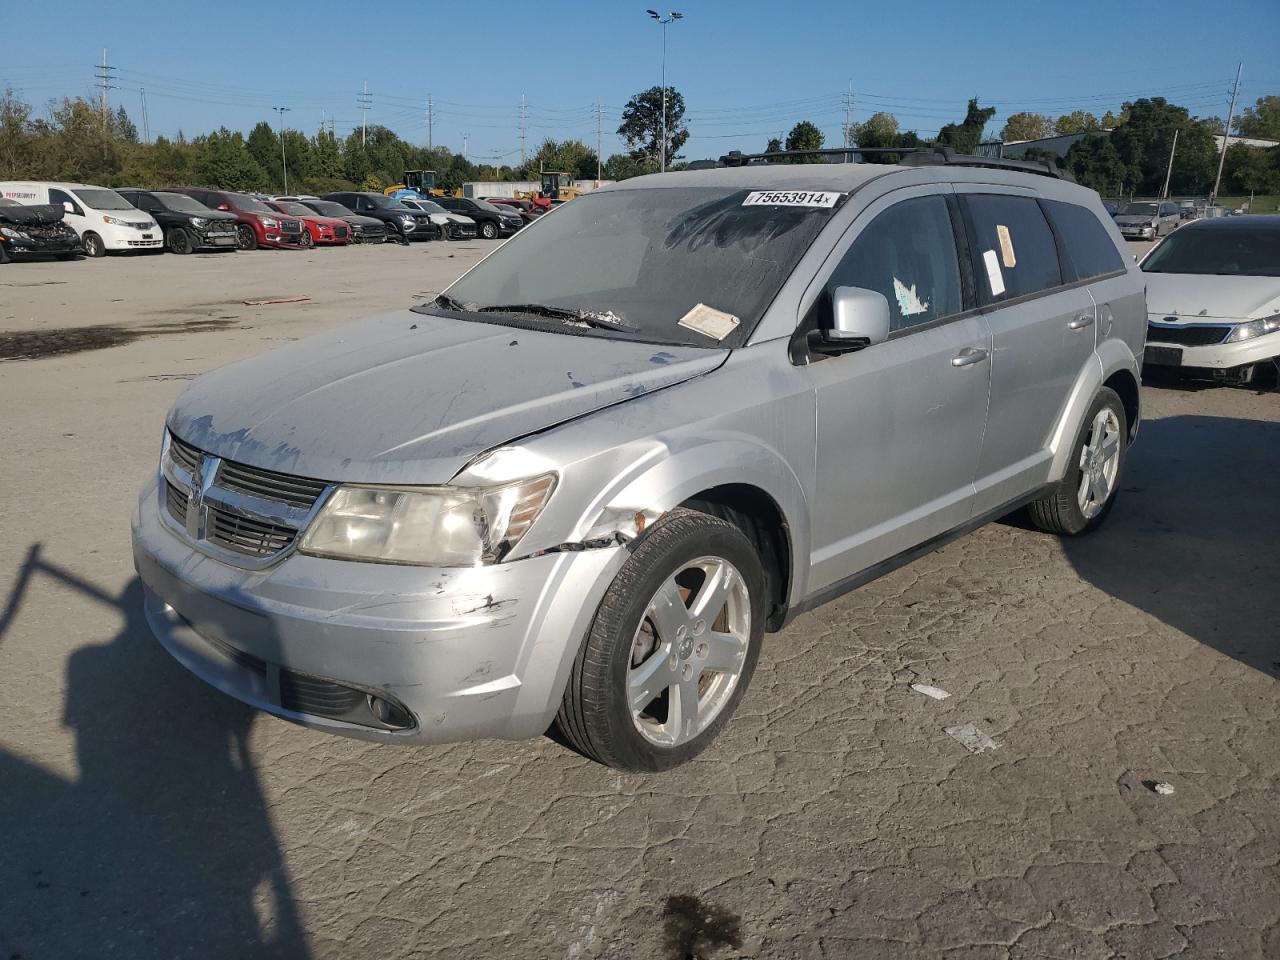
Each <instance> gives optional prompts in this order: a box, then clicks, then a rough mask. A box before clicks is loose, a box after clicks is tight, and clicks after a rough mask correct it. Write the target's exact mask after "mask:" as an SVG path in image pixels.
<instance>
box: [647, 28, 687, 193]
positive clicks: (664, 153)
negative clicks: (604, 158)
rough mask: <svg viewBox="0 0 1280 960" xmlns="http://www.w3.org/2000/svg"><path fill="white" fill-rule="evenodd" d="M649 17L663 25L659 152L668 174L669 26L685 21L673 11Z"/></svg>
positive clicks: (661, 166)
mask: <svg viewBox="0 0 1280 960" xmlns="http://www.w3.org/2000/svg"><path fill="white" fill-rule="evenodd" d="M645 13H647V14H648V15H649V16H651V17H653V19H654V20H656V21H658V23H660V24H662V149H661V150H660V151H659V152H660V156H659V158H658V159H659V164H660V166H659V167H658V170H659V172H661V173H666V172H667V24H669V23H672V22H674V21H676V20H683V19H684V14H683V13H676V12H675V11H674V10H672V11H671V12H670V13H668V14H667V15H666V16H665V17H663V16H662V15H660V14H659V13H658V11H657V10H646V11H645Z"/></svg>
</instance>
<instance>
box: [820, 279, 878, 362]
mask: <svg viewBox="0 0 1280 960" xmlns="http://www.w3.org/2000/svg"><path fill="white" fill-rule="evenodd" d="M888 338H889V301H888V300H886V299H885V296H884V294H883V293H879V292H878V291H875V290H865V289H863V288H862V287H836V288H835V290H833V291H832V293H831V326H830V327H828V328H827V329H825V330H819V331H817V336H816V337H814V338H811V340H810V347H811V349H813V350H814V351H816V352H818V353H848V352H850V351H853V350H862V349H864V348H865V347H872V346H875V345H876V344H877V343H883V342H884V341H885V340H887V339H888Z"/></svg>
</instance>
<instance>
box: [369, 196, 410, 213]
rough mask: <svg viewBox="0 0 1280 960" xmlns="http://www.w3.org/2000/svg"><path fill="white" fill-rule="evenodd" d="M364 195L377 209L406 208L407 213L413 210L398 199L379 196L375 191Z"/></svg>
mask: <svg viewBox="0 0 1280 960" xmlns="http://www.w3.org/2000/svg"><path fill="white" fill-rule="evenodd" d="M364 196H366V197H368V198H369V202H370V203H372V204H373V205H374V206H375V207H376V208H377V209H379V210H406V211H408V212H409V213H412V212H413V211H412V210H410V208H409V207H406V206H405V205H404V204H403V203H401V202H400V201H399V200H393V199H391V197H383V196H379V195H378V194H376V193H366V194H364Z"/></svg>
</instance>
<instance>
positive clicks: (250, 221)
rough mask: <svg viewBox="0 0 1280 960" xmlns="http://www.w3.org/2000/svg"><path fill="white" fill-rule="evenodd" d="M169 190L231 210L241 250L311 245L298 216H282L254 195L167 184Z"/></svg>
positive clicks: (207, 205) (206, 204)
mask: <svg viewBox="0 0 1280 960" xmlns="http://www.w3.org/2000/svg"><path fill="white" fill-rule="evenodd" d="M168 190H169V191H170V192H171V193H185V194H186V195H187V196H189V197H195V198H196V199H197V200H199V201H200V202H201V203H203V204H204V205H205V206H206V207H212V208H213V209H214V210H223V211H225V212H226V213H230V214H233V215H234V216H235V218H236V220H237V221H238V222H237V223H236V246H237V247H238V248H239V249H241V250H256V249H258V247H288V248H290V249H292V248H296V247H309V246H311V242H312V241H311V234H310V232H309V231H308V230H307V229H306V227H304V226H303V224H302V221H301V220H300V219H298V218H297V217H284V216H281V215H280V211H279V210H275V209H273V208H271V207H268V206H267V205H266V204H265V203H263V202H262V201H261V200H259V199H257V198H256V197H251V196H249V195H248V194H245V193H232V192H231V191H229V190H209V189H206V188H205V187H169V188H168Z"/></svg>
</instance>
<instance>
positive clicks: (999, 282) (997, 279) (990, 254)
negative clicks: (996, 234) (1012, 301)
mask: <svg viewBox="0 0 1280 960" xmlns="http://www.w3.org/2000/svg"><path fill="white" fill-rule="evenodd" d="M982 262H983V263H984V264H986V266H987V284H988V285H989V286H990V287H991V295H992V296H993V297H998V296H1000V295H1002V294H1003V293H1004V274H1003V273H1001V272H1000V258H999V257H997V256H996V252H995V251H994V250H988V251H986V252H985V253H983V255H982Z"/></svg>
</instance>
